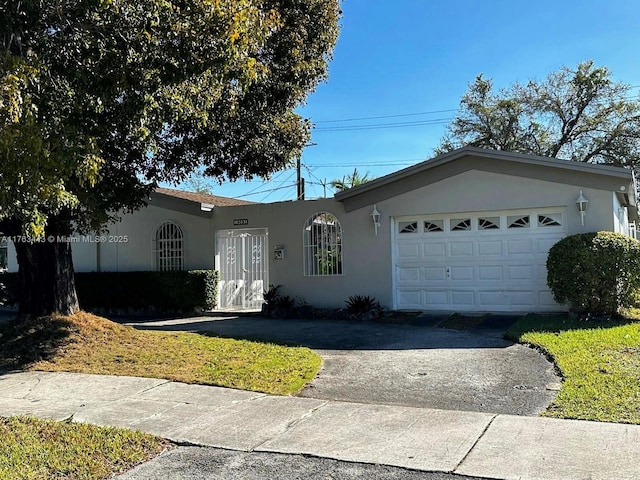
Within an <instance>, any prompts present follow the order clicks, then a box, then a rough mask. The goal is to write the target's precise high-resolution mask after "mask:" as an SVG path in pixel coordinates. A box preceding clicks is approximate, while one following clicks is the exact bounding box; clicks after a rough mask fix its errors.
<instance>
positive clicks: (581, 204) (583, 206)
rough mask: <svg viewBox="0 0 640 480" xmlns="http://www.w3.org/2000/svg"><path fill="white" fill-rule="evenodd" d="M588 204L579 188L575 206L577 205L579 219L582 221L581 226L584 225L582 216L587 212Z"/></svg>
mask: <svg viewBox="0 0 640 480" xmlns="http://www.w3.org/2000/svg"><path fill="white" fill-rule="evenodd" d="M588 206H589V200H587V199H586V198H584V195H583V194H582V190H580V196H579V197H578V200H576V207H578V212H580V220H581V222H582V226H583V227H584V216H585V215H586V214H587V207H588Z"/></svg>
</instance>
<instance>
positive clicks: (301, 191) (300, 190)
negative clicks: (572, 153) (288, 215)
mask: <svg viewBox="0 0 640 480" xmlns="http://www.w3.org/2000/svg"><path fill="white" fill-rule="evenodd" d="M316 145H317V143H313V142H309V143H307V144H306V145H305V147H315V146H316ZM296 169H297V178H296V186H297V187H298V188H297V190H298V192H297V195H296V200H304V178H302V157H298V162H297V163H296Z"/></svg>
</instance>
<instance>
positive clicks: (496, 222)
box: [478, 217, 500, 230]
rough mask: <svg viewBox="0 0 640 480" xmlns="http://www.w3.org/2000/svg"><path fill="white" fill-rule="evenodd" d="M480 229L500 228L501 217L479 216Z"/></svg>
mask: <svg viewBox="0 0 640 480" xmlns="http://www.w3.org/2000/svg"><path fill="white" fill-rule="evenodd" d="M478 230H500V217H479V218H478Z"/></svg>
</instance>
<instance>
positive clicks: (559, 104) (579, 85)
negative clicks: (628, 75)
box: [436, 61, 640, 168]
mask: <svg viewBox="0 0 640 480" xmlns="http://www.w3.org/2000/svg"><path fill="white" fill-rule="evenodd" d="M465 145H472V146H476V147H483V148H492V149H496V150H509V151H514V152H521V153H532V154H535V155H542V156H545V157H555V158H562V159H567V160H576V161H580V162H589V163H604V164H609V165H617V166H627V167H633V168H638V167H640V102H639V101H638V96H637V95H636V96H635V97H634V96H633V95H632V87H631V86H629V85H626V84H624V83H618V82H615V81H613V80H612V78H611V74H610V72H609V71H608V70H607V69H606V68H604V67H596V66H595V65H594V64H593V62H591V61H587V62H583V63H580V64H579V65H578V66H577V67H576V68H575V69H570V68H567V67H564V68H562V69H561V70H559V71H557V72H554V73H551V74H550V75H549V76H548V77H547V78H546V79H545V80H542V81H536V80H532V81H529V82H528V83H526V84H518V83H516V84H514V85H512V86H510V87H509V88H506V89H503V90H499V91H497V92H496V91H495V90H494V88H493V84H492V82H491V80H490V79H487V78H484V77H483V76H482V75H479V76H478V77H477V78H476V79H475V81H474V82H473V83H472V84H471V85H470V86H469V90H468V91H467V93H465V94H464V96H463V97H462V100H461V102H460V112H459V113H458V115H457V117H456V119H455V120H454V121H453V122H452V123H451V124H450V125H449V127H448V132H447V134H446V136H445V138H444V139H443V140H442V142H441V144H440V146H439V147H438V148H437V149H436V153H437V154H440V153H445V152H448V151H450V150H454V149H456V148H460V147H462V146H465Z"/></svg>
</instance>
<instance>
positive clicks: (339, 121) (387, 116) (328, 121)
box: [313, 108, 458, 123]
mask: <svg viewBox="0 0 640 480" xmlns="http://www.w3.org/2000/svg"><path fill="white" fill-rule="evenodd" d="M457 110H458V109H457V108H453V109H448V110H431V111H430V112H416V113H398V114H396V115H378V116H375V117H359V118H344V119H342V120H317V121H315V122H313V123H341V122H356V121H360V120H378V119H380V118H400V117H415V116H419V115H431V114H434V113H448V112H455V111H457Z"/></svg>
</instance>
